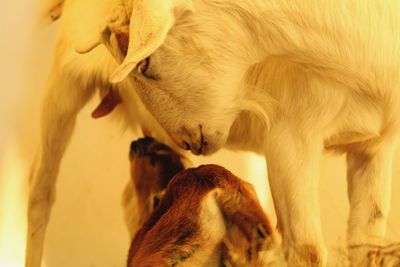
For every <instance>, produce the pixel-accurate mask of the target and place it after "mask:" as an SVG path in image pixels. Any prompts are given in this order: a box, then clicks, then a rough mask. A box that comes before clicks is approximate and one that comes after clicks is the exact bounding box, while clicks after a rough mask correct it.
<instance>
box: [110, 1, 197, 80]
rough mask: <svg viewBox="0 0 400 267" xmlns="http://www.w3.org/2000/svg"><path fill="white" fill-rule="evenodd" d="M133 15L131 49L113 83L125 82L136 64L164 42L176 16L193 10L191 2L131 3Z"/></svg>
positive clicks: (113, 78) (130, 35)
mask: <svg viewBox="0 0 400 267" xmlns="http://www.w3.org/2000/svg"><path fill="white" fill-rule="evenodd" d="M131 1H132V14H131V20H130V25H129V47H128V52H127V55H126V57H125V59H124V61H123V62H122V64H121V65H120V66H119V67H118V68H117V70H116V71H115V72H114V73H113V74H112V76H111V78H110V81H111V82H112V83H117V82H120V81H122V80H123V79H125V78H126V77H127V76H128V75H129V73H130V72H131V71H132V70H133V69H134V68H135V67H136V65H137V63H139V62H140V61H142V60H143V59H145V58H147V57H148V56H150V55H151V54H152V53H154V51H155V50H157V49H158V48H159V47H160V46H161V45H162V43H163V42H164V40H165V37H166V36H167V34H168V32H169V30H170V29H171V27H172V26H173V25H174V23H175V20H176V19H177V16H179V15H180V14H182V12H183V11H184V10H188V9H192V1H191V0H162V1H160V0H135V1H133V0H131Z"/></svg>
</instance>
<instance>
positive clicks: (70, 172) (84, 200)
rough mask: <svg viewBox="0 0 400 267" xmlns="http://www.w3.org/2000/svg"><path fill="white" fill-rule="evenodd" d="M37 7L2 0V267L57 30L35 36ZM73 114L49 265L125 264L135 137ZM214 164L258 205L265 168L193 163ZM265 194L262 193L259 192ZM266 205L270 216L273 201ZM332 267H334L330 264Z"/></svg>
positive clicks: (334, 164)
mask: <svg viewBox="0 0 400 267" xmlns="http://www.w3.org/2000/svg"><path fill="white" fill-rule="evenodd" d="M36 8H37V7H36V4H35V3H32V1H23V0H13V1H1V2H0V20H1V21H0V25H1V27H0V62H1V63H0V78H1V80H0V81H1V85H2V86H1V90H0V96H1V97H0V266H1V267H21V266H23V253H24V235H25V233H24V231H25V230H26V229H25V227H26V225H25V217H24V216H25V208H26V191H25V190H26V184H27V169H28V166H29V164H30V161H31V160H32V157H33V153H34V149H35V146H36V143H37V138H38V110H39V102H40V98H41V95H42V90H41V89H42V87H43V83H44V81H45V78H46V75H47V71H48V68H49V65H50V61H51V51H52V47H53V45H54V36H55V32H56V28H57V25H53V26H51V27H46V28H44V29H41V30H40V31H36V30H34V16H33V14H36ZM95 105H96V99H95V100H94V101H92V102H91V103H90V104H89V105H88V107H87V108H85V109H84V110H83V112H82V114H81V115H80V116H79V119H78V125H77V129H76V134H75V135H74V137H73V139H72V142H71V145H70V147H69V148H68V151H67V153H66V155H65V159H64V161H63V164H62V167H61V172H60V176H59V181H58V185H57V202H56V205H55V206H54V211H53V215H52V218H51V221H50V225H49V228H48V232H47V239H46V248H45V250H46V252H45V259H44V260H45V264H46V265H45V266H47V267H67V266H68V267H70V266H73V267H114V266H115V267H120V266H124V263H125V257H126V253H127V248H128V245H129V240H128V234H127V231H126V229H125V226H124V224H123V220H122V218H123V217H122V216H123V215H122V209H121V208H120V198H121V192H122V190H123V187H124V185H125V183H126V181H127V179H128V160H127V153H128V146H129V143H130V141H131V140H132V139H133V138H134V136H132V135H131V134H130V133H129V132H121V131H120V129H119V127H118V125H116V124H115V123H113V122H111V121H110V120H109V119H107V118H106V119H104V120H99V121H95V120H92V119H91V118H90V116H89V114H90V112H91V110H92V109H93V107H94V106H95ZM206 161H208V162H213V163H219V164H222V165H224V166H226V167H227V168H229V169H231V170H232V171H233V172H234V173H236V174H237V175H239V176H241V177H243V178H247V179H249V180H251V181H253V182H255V183H257V185H256V187H257V189H258V190H259V191H260V193H261V195H262V196H263V197H265V196H266V194H265V191H266V189H267V185H266V180H265V178H264V177H265V164H264V161H263V159H262V158H259V157H257V156H255V155H253V154H250V153H235V152H227V151H222V152H220V153H218V155H216V156H213V157H212V158H209V159H203V158H202V159H196V162H197V163H200V162H206ZM343 163H344V158H343V157H337V156H326V157H325V158H324V160H323V163H322V165H323V167H322V179H321V190H320V191H321V194H320V196H321V210H322V222H323V226H324V232H325V239H326V241H327V243H328V246H329V248H330V250H331V251H332V252H333V253H337V251H339V254H340V251H342V250H341V246H342V245H343V241H344V238H345V223H346V216H347V214H348V205H347V202H346V186H345V170H344V164H343ZM394 164H395V166H394V186H393V206H392V211H391V214H390V220H389V232H388V241H396V240H397V241H400V228H399V223H400V196H399V194H398V193H396V192H395V189H399V188H400V154H399V155H398V156H397V159H396V160H395V163H394ZM263 191H264V193H263ZM266 203H267V204H266V207H267V210H268V212H269V214H270V215H271V217H273V214H272V211H271V201H270V200H267V202H266ZM337 266H340V265H337Z"/></svg>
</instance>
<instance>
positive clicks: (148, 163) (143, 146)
mask: <svg viewBox="0 0 400 267" xmlns="http://www.w3.org/2000/svg"><path fill="white" fill-rule="evenodd" d="M129 157H130V161H131V178H132V182H133V185H134V188H135V191H136V195H137V199H138V202H139V203H138V204H139V205H138V207H139V214H140V216H139V217H140V219H139V225H142V223H143V222H144V221H145V220H146V219H147V218H149V217H150V213H151V212H152V211H153V203H152V200H153V196H154V195H155V194H156V193H158V192H160V191H162V190H164V189H165V188H166V187H167V184H168V182H169V181H170V180H171V179H172V177H173V176H174V175H175V174H177V173H178V172H180V171H182V170H183V169H184V166H183V163H182V160H181V155H179V154H178V153H176V152H175V151H173V150H172V149H171V148H169V147H167V146H166V145H164V144H161V143H158V142H157V141H155V140H154V139H152V138H149V137H146V138H142V139H139V140H138V141H135V142H132V144H131V150H130V154H129Z"/></svg>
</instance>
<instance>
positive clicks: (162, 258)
mask: <svg viewBox="0 0 400 267" xmlns="http://www.w3.org/2000/svg"><path fill="white" fill-rule="evenodd" d="M146 142H147V143H146ZM150 154H152V156H149V155H150ZM160 157H164V159H163V160H160ZM131 164H132V168H131V174H132V180H133V184H134V186H135V190H136V192H137V194H138V199H139V201H138V202H139V211H140V217H141V218H140V221H145V223H144V224H143V225H142V227H141V228H140V230H139V231H138V232H137V233H136V235H135V237H134V239H133V241H132V244H131V247H130V251H129V257H128V267H133V266H135V267H146V266H149V267H150V266H151V267H157V266H207V267H212V266H223V265H224V264H225V263H226V262H229V263H231V265H234V264H232V261H231V259H229V255H230V253H229V252H228V251H227V250H228V249H230V248H231V247H230V246H227V244H225V243H224V242H225V241H228V242H229V245H232V244H233V245H234V246H237V245H238V244H239V246H240V249H243V250H244V251H243V254H244V255H246V256H245V257H246V258H247V260H248V262H249V263H251V264H252V266H256V265H257V254H258V253H257V252H258V250H260V249H262V248H263V246H264V245H265V244H266V243H272V228H271V226H270V223H269V221H268V218H267V217H266V215H265V213H264V212H263V210H262V208H261V206H260V204H259V202H258V200H257V197H256V195H255V192H254V190H253V189H252V187H251V185H250V184H248V183H246V182H244V181H242V180H240V179H239V178H237V177H236V176H234V175H233V174H232V173H231V172H229V171H228V170H226V169H224V168H223V167H220V166H217V165H203V166H200V167H198V168H191V169H187V170H185V171H182V172H179V173H178V174H177V175H175V177H174V178H173V179H172V180H171V181H169V179H171V177H172V176H173V174H172V176H169V175H170V174H171V173H173V172H175V171H178V169H179V168H181V167H182V166H183V164H182V162H181V161H180V157H179V155H177V154H175V152H173V151H172V150H171V149H169V148H168V147H166V146H165V145H162V144H160V143H157V142H156V141H154V140H152V139H142V140H141V141H140V142H139V143H137V142H134V143H132V146H131ZM168 181H169V183H168ZM165 183H168V186H167V188H166V191H165V194H164V196H163V197H162V199H161V200H160V203H159V204H158V205H157V207H156V208H155V210H154V211H153V212H152V214H151V215H150V216H148V214H149V213H148V211H149V210H151V209H152V204H153V205H154V202H153V203H150V202H151V199H152V196H153V195H154V194H155V193H157V192H158V191H160V190H162V189H164V187H163V186H164V185H166V184H165ZM131 230H132V229H131ZM232 239H235V240H234V241H233V242H230V241H232ZM238 239H239V240H240V241H239V242H238ZM235 249H237V248H235Z"/></svg>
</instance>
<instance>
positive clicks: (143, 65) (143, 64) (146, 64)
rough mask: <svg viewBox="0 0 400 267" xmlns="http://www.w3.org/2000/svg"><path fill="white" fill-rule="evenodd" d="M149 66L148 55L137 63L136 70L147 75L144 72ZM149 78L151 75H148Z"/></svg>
mask: <svg viewBox="0 0 400 267" xmlns="http://www.w3.org/2000/svg"><path fill="white" fill-rule="evenodd" d="M149 66H150V58H149V57H148V58H146V59H144V60H142V61H141V62H140V63H139V64H138V66H137V70H138V72H139V73H140V74H142V75H144V76H146V77H147V76H148V75H147V74H146V71H147V70H148V69H149ZM149 78H151V77H149Z"/></svg>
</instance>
